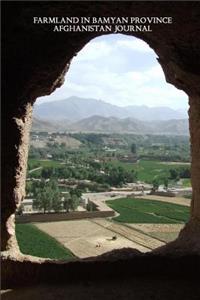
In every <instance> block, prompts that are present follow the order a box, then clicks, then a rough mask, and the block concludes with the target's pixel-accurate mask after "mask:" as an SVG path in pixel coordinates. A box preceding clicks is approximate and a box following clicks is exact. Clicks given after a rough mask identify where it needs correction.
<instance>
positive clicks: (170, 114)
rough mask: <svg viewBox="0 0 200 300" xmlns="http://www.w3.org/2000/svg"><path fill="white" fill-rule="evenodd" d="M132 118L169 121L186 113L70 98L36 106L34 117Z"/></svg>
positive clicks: (167, 108)
mask: <svg viewBox="0 0 200 300" xmlns="http://www.w3.org/2000/svg"><path fill="white" fill-rule="evenodd" d="M96 115H98V116H101V117H105V118H108V117H115V118H119V119H124V118H132V119H138V120H141V121H167V120H171V119H177V120H179V119H185V118H187V117H188V115H187V112H186V111H184V110H183V111H180V110H173V109H171V108H169V107H148V106H144V105H142V106H136V105H133V106H125V107H119V106H117V105H112V104H109V103H106V102H104V101H101V100H96V99H86V98H78V97H74V96H73V97H69V98H67V99H64V100H59V101H53V102H46V103H42V104H37V103H36V105H35V109H34V116H35V117H36V118H40V119H43V120H54V121H60V120H63V119H65V120H69V121H71V122H75V121H80V120H82V119H85V118H89V117H92V116H96Z"/></svg>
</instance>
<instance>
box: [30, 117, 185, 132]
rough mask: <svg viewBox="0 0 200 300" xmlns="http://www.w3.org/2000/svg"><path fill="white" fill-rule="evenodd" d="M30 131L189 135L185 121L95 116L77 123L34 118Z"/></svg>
mask: <svg viewBox="0 0 200 300" xmlns="http://www.w3.org/2000/svg"><path fill="white" fill-rule="evenodd" d="M40 124H41V130H39V128H40ZM48 124H49V130H47V129H48ZM43 125H45V130H44V126H43ZM42 126H43V127H42ZM32 131H49V132H56V131H62V132H63V131H64V132H94V133H134V134H165V135H189V125H188V120H187V119H180V120H173V119H172V120H167V121H158V120H157V121H146V122H145V121H141V120H137V119H134V118H124V119H119V118H116V117H109V118H106V117H102V116H98V115H95V116H91V117H89V118H85V119H82V120H79V121H77V122H69V121H66V120H64V121H63V120H60V121H59V122H54V121H51V122H48V121H43V120H39V119H36V118H34V119H33V126H32Z"/></svg>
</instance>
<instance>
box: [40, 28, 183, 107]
mask: <svg viewBox="0 0 200 300" xmlns="http://www.w3.org/2000/svg"><path fill="white" fill-rule="evenodd" d="M156 57H157V56H156V54H155V52H154V51H153V50H152V49H151V48H150V47H149V46H148V44H146V43H145V42H143V41H142V40H140V39H137V38H134V37H131V36H126V35H122V34H109V35H103V36H100V37H97V38H95V39H93V40H91V41H90V42H89V43H88V44H86V46H85V47H83V48H82V50H81V51H80V52H79V53H78V54H77V56H75V57H74V58H73V60H72V62H71V65H70V68H69V71H68V72H67V74H66V75H65V82H64V84H63V86H62V87H60V88H58V89H56V91H54V92H53V93H52V94H51V95H50V96H45V97H40V98H38V99H37V103H38V104H39V103H42V102H48V101H55V100H61V99H62V100H63V99H66V98H68V97H70V96H78V97H81V98H94V99H98V100H103V101H105V102H108V103H111V104H114V105H118V106H128V105H147V106H149V107H154V106H168V107H171V108H173V109H183V110H185V109H188V97H187V95H186V94H185V93H184V92H183V91H180V90H178V89H176V88H175V87H174V86H173V85H171V84H168V83H167V82H166V81H165V77H164V73H163V71H162V68H161V66H160V65H159V63H158V62H157V60H156Z"/></svg>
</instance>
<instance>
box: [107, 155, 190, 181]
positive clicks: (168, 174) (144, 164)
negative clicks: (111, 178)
mask: <svg viewBox="0 0 200 300" xmlns="http://www.w3.org/2000/svg"><path fill="white" fill-rule="evenodd" d="M109 164H111V165H114V166H123V167H124V168H126V169H127V170H129V171H130V170H134V171H136V173H137V179H138V180H140V181H144V182H147V183H153V180H154V179H156V178H157V179H159V180H160V181H163V182H162V183H163V184H164V181H165V180H166V178H169V179H171V180H175V179H179V178H178V177H179V176H180V177H181V175H182V174H181V173H183V171H182V170H183V169H189V166H188V167H187V166H185V165H184V164H181V163H180V164H176V165H172V164H170V163H162V162H159V161H149V160H140V161H139V162H138V163H135V164H133V163H125V162H120V161H118V160H113V161H111V162H109ZM173 170H175V171H174V172H173ZM172 173H176V174H177V176H176V178H175V177H173V176H172ZM188 176H189V175H188Z"/></svg>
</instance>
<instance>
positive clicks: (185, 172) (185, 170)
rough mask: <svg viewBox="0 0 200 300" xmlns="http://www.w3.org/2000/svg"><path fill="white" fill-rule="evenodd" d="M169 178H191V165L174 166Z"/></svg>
mask: <svg viewBox="0 0 200 300" xmlns="http://www.w3.org/2000/svg"><path fill="white" fill-rule="evenodd" d="M169 173H170V175H169V179H172V180H176V181H177V180H179V179H180V178H191V172H190V168H189V167H181V168H174V169H170V170H169Z"/></svg>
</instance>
